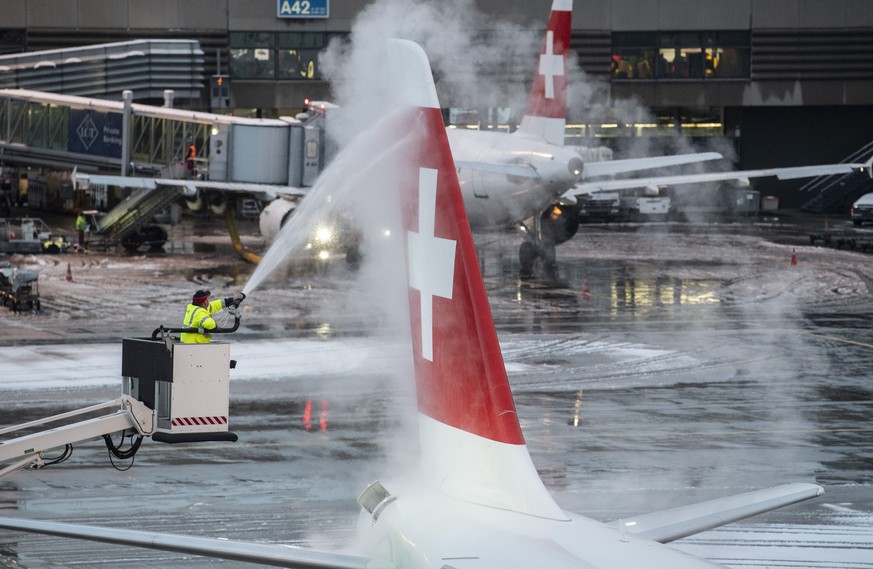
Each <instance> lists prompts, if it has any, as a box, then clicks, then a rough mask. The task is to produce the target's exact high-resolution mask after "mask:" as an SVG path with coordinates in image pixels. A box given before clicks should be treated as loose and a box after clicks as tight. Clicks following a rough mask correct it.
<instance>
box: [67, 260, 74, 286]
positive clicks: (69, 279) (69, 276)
mask: <svg viewBox="0 0 873 569" xmlns="http://www.w3.org/2000/svg"><path fill="white" fill-rule="evenodd" d="M67 282H70V283H71V282H73V270H72V269H71V268H70V264H69V263H67Z"/></svg>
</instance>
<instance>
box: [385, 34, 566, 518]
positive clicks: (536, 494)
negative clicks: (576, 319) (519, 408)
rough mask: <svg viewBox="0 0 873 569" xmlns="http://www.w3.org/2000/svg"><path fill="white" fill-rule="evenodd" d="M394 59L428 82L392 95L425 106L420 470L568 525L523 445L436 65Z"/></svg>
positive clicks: (415, 237)
mask: <svg viewBox="0 0 873 569" xmlns="http://www.w3.org/2000/svg"><path fill="white" fill-rule="evenodd" d="M404 52H406V53H404ZM390 53H391V56H390V57H391V58H392V59H391V60H392V61H393V62H397V63H396V65H397V71H400V73H399V74H398V77H399V78H400V81H401V82H405V81H409V80H412V79H414V80H422V79H426V80H427V81H428V83H429V85H428V86H426V87H419V88H416V87H414V86H412V85H406V86H402V87H399V88H395V92H401V93H404V94H406V95H408V96H410V97H411V99H408V100H407V101H406V102H407V103H408V104H412V105H415V106H417V107H419V108H418V113H419V120H418V121H414V123H417V124H418V125H419V127H420V128H419V132H418V133H417V134H418V135H419V136H418V141H419V147H418V152H417V158H416V159H415V161H414V166H415V168H414V170H413V171H411V172H410V174H409V176H408V178H407V179H406V182H405V183H404V186H403V187H402V188H401V192H402V196H403V197H402V201H403V220H404V229H405V235H406V245H407V259H408V266H407V268H408V278H409V306H410V319H411V330H412V348H413V359H414V366H415V375H416V387H417V399H418V411H419V426H420V434H421V452H422V462H423V464H422V470H423V473H424V475H425V477H427V479H428V480H429V482H430V483H431V484H432V485H433V486H435V487H436V488H437V489H439V490H440V491H441V492H443V493H445V494H447V495H449V496H452V497H454V498H457V499H461V500H467V501H471V502H475V503H479V504H484V505H488V506H494V507H497V508H502V509H508V510H513V511H518V512H522V513H528V514H532V515H537V516H541V517H550V518H558V519H566V515H565V514H564V513H563V512H562V511H561V509H560V508H558V506H557V505H556V504H555V503H554V501H553V500H552V498H551V496H550V495H549V494H548V492H547V491H546V489H545V487H544V486H543V484H542V481H541V480H540V478H539V475H538V474H537V472H536V469H535V468H534V466H533V462H532V461H531V459H530V456H529V454H528V452H527V447H526V446H525V444H524V437H523V436H522V432H521V427H520V425H519V421H518V416H517V414H516V410H515V404H514V402H513V399H512V393H511V391H510V388H509V381H508V379H507V375H506V369H505V367H504V364H503V357H502V354H501V352H500V344H499V342H498V339H497V333H496V331H495V329H494V322H493V319H492V317H491V309H490V307H489V304H488V297H487V295H486V293H485V285H484V283H483V281H482V276H481V273H480V270H479V262H478V260H477V258H476V252H475V248H474V246H473V238H472V235H471V234H470V226H469V223H468V221H467V216H466V211H465V209H464V202H463V199H462V197H461V191H460V187H459V185H458V178H457V173H456V170H455V166H454V162H453V159H452V155H451V150H450V148H449V142H448V138H447V136H446V130H445V127H444V124H443V119H442V114H441V112H440V109H439V102H438V101H437V100H436V95H435V93H436V91H435V89H433V80H432V76H431V73H430V65H429V64H428V62H427V58H426V56H425V55H424V52H423V51H422V50H421V48H420V47H419V46H418V45H416V44H414V43H412V42H408V41H402V40H395V41H393V42H392V45H391V49H390ZM391 65H392V66H394V65H395V63H391ZM431 94H433V96H431ZM410 124H413V121H410Z"/></svg>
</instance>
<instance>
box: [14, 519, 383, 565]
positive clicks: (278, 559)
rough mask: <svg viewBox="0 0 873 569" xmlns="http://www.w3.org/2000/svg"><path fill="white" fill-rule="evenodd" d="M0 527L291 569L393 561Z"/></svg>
mask: <svg viewBox="0 0 873 569" xmlns="http://www.w3.org/2000/svg"><path fill="white" fill-rule="evenodd" d="M0 528H3V529H8V530H14V531H26V532H30V533H41V534H45V535H54V536H58V537H71V538H76V539H85V540H89V541H98V542H101V543H111V544H114V545H128V546H133V547H142V548H146V549H158V550H161V551H170V552H174V553H185V554H190V555H201V556H204V557H212V558H215V559H227V560H230V561H243V562H247V563H257V564H260V565H270V566H273V567H288V568H291V569H395V565H394V564H393V563H390V562H388V561H384V560H378V559H375V560H374V559H371V558H369V557H363V556H358V555H349V554H345V553H332V552H327V551H315V550H311V549H303V548H299V547H293V546H290V545H273V544H265V543H252V542H245V541H232V540H226V539H215V538H206V537H192V536H184V535H173V534H167V533H156V532H147V531H138V530H125V529H118V528H101V527H95V526H86V525H78V524H65V523H59V522H47V521H41V520H20V519H14V518H0Z"/></svg>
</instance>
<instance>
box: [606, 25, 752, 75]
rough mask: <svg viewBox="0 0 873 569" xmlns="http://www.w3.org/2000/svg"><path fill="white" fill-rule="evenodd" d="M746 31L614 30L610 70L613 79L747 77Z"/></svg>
mask: <svg viewBox="0 0 873 569" xmlns="http://www.w3.org/2000/svg"><path fill="white" fill-rule="evenodd" d="M750 44H751V37H750V34H749V32H747V31H720V32H616V33H614V34H612V57H611V59H610V72H611V73H610V74H611V76H612V79H615V80H643V81H653V80H654V81H658V80H666V81H670V80H692V81H701V80H718V79H726V80H730V79H733V80H736V79H748V78H749V77H750V74H749V54H750V51H751V49H750Z"/></svg>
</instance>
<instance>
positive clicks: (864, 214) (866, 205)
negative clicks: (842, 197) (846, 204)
mask: <svg viewBox="0 0 873 569" xmlns="http://www.w3.org/2000/svg"><path fill="white" fill-rule="evenodd" d="M865 221H873V193H870V194H864V195H863V196H861V197H860V198H858V201H856V202H855V203H853V204H852V223H854V224H855V225H861V224H862V223H864V222H865Z"/></svg>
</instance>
